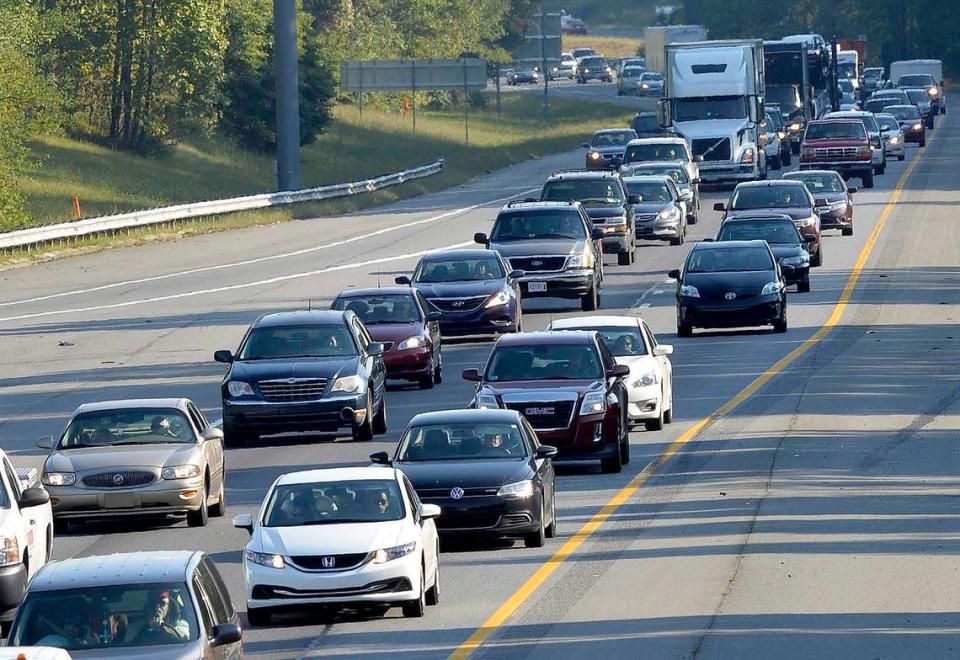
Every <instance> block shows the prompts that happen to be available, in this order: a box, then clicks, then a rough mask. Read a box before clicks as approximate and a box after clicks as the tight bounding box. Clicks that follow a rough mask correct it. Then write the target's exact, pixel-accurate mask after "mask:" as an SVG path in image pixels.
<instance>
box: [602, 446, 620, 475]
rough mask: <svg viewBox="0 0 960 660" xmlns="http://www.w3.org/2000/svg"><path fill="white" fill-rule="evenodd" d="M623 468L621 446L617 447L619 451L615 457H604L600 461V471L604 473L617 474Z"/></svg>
mask: <svg viewBox="0 0 960 660" xmlns="http://www.w3.org/2000/svg"><path fill="white" fill-rule="evenodd" d="M622 469H623V459H622V457H621V455H620V448H619V447H617V453H616V455H615V456H614V457H613V458H604V459H601V461H600V471H601V472H603V473H604V474H615V473H617V472H620V471H621V470H622Z"/></svg>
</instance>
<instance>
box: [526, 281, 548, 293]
mask: <svg viewBox="0 0 960 660" xmlns="http://www.w3.org/2000/svg"><path fill="white" fill-rule="evenodd" d="M527 290H528V291H529V292H530V293H543V292H544V291H546V290H547V283H546V282H528V283H527Z"/></svg>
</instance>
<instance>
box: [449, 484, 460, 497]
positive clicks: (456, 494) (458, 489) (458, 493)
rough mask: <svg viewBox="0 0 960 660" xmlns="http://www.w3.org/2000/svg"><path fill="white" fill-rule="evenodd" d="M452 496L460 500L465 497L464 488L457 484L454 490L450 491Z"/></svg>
mask: <svg viewBox="0 0 960 660" xmlns="http://www.w3.org/2000/svg"><path fill="white" fill-rule="evenodd" d="M450 497H452V498H453V499H455V500H459V499H461V498H462V497H463V489H462V488H460V486H455V487H454V488H453V490H451V491H450Z"/></svg>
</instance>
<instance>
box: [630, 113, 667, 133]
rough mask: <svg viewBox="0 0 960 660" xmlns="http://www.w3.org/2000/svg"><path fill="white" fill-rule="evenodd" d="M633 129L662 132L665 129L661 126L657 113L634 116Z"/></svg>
mask: <svg viewBox="0 0 960 660" xmlns="http://www.w3.org/2000/svg"><path fill="white" fill-rule="evenodd" d="M633 130H635V131H637V132H641V131H642V132H647V133H653V132H660V131H661V130H663V129H662V128H661V127H660V122H659V121H657V116H656V115H639V116H636V117H634V118H633Z"/></svg>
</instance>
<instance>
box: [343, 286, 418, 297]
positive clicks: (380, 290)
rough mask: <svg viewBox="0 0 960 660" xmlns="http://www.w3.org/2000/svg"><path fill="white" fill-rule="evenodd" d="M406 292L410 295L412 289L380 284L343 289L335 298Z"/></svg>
mask: <svg viewBox="0 0 960 660" xmlns="http://www.w3.org/2000/svg"><path fill="white" fill-rule="evenodd" d="M402 294H407V295H410V296H412V295H413V289H412V288H410V287H408V286H381V287H368V288H366V289H344V290H343V291H341V292H340V293H338V294H337V298H359V297H361V296H396V295H402Z"/></svg>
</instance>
